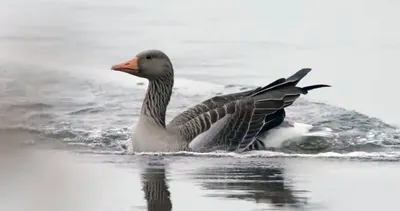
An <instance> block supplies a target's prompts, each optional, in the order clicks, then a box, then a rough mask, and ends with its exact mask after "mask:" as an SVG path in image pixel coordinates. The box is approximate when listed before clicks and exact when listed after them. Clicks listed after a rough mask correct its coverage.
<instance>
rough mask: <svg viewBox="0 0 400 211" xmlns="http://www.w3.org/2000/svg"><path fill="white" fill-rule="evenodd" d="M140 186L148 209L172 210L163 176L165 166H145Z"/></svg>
mask: <svg viewBox="0 0 400 211" xmlns="http://www.w3.org/2000/svg"><path fill="white" fill-rule="evenodd" d="M141 176H142V177H141V178H142V186H143V191H144V196H145V199H146V202H147V210H148V211H170V210H172V202H171V198H170V196H171V194H170V192H169V187H168V184H167V181H166V176H165V167H164V166H163V165H161V166H154V167H147V168H145V169H144V170H143V172H142V175H141Z"/></svg>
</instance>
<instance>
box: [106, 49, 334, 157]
mask: <svg viewBox="0 0 400 211" xmlns="http://www.w3.org/2000/svg"><path fill="white" fill-rule="evenodd" d="M134 62H135V66H134V68H133V69H134V71H132V68H130V66H124V64H128V65H130V64H131V63H132V62H127V63H122V64H121V65H118V66H113V68H112V69H114V70H118V71H123V72H127V73H130V74H133V75H136V76H139V77H144V78H147V79H149V85H148V90H147V93H146V97H145V99H144V102H143V105H142V111H141V117H140V120H139V122H138V124H137V126H136V130H135V132H134V134H133V136H132V145H133V146H132V149H133V150H134V151H180V150H194V151H204V150H211V149H222V150H227V151H246V150H257V149H263V148H264V144H263V142H262V141H260V140H258V139H257V138H258V137H259V136H260V135H261V134H262V133H265V132H267V131H268V130H269V129H271V128H274V127H276V126H279V125H280V124H281V123H282V122H283V121H284V119H285V110H284V108H285V107H287V106H290V105H292V104H293V102H294V101H295V100H296V99H297V98H298V97H299V96H300V95H301V94H307V93H308V91H310V90H312V89H317V88H321V87H329V85H325V84H318V85H312V86H306V87H298V86H296V85H297V84H298V83H299V81H300V80H301V79H302V78H304V77H305V76H306V75H307V74H308V73H309V72H310V71H311V69H309V68H304V69H301V70H299V71H297V72H296V73H295V74H293V75H292V76H290V77H288V78H287V79H285V78H280V79H278V80H275V81H274V82H272V83H270V84H268V85H266V86H264V87H258V88H256V89H253V90H248V91H243V92H238V93H232V94H227V95H220V96H215V97H213V98H210V99H208V100H205V101H203V102H202V103H200V104H197V105H195V106H193V107H191V108H189V109H187V110H186V111H184V112H183V113H181V114H179V115H177V116H176V117H175V118H174V119H173V120H171V122H169V124H166V123H165V113H166V108H167V105H168V103H169V101H170V97H171V94H172V87H173V83H174V71H173V67H172V63H171V62H170V60H169V58H168V56H167V55H166V54H164V53H163V52H161V51H158V50H148V51H144V52H141V53H139V54H138V55H137V56H136V60H135V61H134ZM136 64H137V65H136Z"/></svg>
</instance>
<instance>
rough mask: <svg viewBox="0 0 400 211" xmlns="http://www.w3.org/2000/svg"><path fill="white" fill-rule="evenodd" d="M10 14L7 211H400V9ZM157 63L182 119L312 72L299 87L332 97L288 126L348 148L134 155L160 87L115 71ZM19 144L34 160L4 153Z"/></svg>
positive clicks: (65, 8)
mask: <svg viewBox="0 0 400 211" xmlns="http://www.w3.org/2000/svg"><path fill="white" fill-rule="evenodd" d="M0 2H1V4H2V6H1V7H0V28H1V30H0V141H1V142H0V144H2V145H0V155H1V157H0V158H1V159H0V167H1V168H2V172H5V174H4V175H3V176H0V186H1V187H5V188H1V189H0V209H1V210H18V209H17V206H19V207H20V208H21V209H20V210H74V211H76V210H96V211H98V210H113V211H116V210H171V207H172V209H173V210H174V211H177V210H189V209H190V210H273V209H276V210H335V211H336V210H337V211H345V210H377V209H382V210H396V208H397V204H398V203H397V201H396V199H397V196H398V195H399V194H400V186H399V183H398V181H397V180H398V178H399V176H400V165H399V160H400V138H399V137H400V130H399V128H398V126H399V125H400V116H399V115H397V112H396V111H397V108H399V107H400V101H399V100H398V98H397V97H396V96H397V95H396V93H395V91H396V90H397V89H398V88H397V78H398V76H397V75H398V71H397V70H398V69H400V64H399V63H398V58H397V57H398V55H399V54H400V40H399V39H398V37H400V26H399V25H398V24H397V20H398V18H399V17H398V16H399V15H398V13H397V11H398V8H399V3H397V2H394V1H392V2H389V1H379V2H377V1H372V0H370V1H351V2H349V1H329V2H326V1H324V2H321V1H312V0H306V1H293V0H287V1H279V2H278V1H276V2H272V1H261V0H260V1H246V2H245V1H238V0H236V1H235V0H234V1H225V0H222V1H218V2H216V1H209V2H208V1H202V2H199V1H182V0H174V1H168V3H167V2H166V1H161V0H159V1H151V2H150V1H147V2H143V1H128V0H115V1H112V2H110V1H105V0H99V1H92V0H86V1H83V0H82V1H78V0H61V1H57V2H56V1H50V0H31V1H29V2H27V1H22V0H16V1H11V0H1V1H0ZM149 48H157V49H161V50H163V51H165V52H166V53H167V54H168V55H169V56H170V57H171V59H172V62H173V64H174V67H175V73H176V83H175V86H174V95H173V99H172V102H171V105H170V106H169V108H168V119H170V118H171V117H173V116H175V115H176V114H178V113H179V112H182V111H183V110H184V109H185V108H187V107H188V106H191V105H194V104H196V103H198V102H200V101H202V100H204V99H206V98H208V97H211V96H214V95H216V94H220V93H228V92H234V91H238V90H241V89H248V88H252V87H255V86H261V85H265V84H266V83H269V82H271V81H273V80H275V79H276V78H279V77H287V76H289V75H290V74H292V73H294V72H295V71H296V70H298V69H300V68H303V67H311V68H313V71H312V72H311V73H310V74H309V75H308V76H307V77H306V78H305V79H304V80H303V81H302V82H301V85H303V84H310V83H327V84H331V85H333V87H332V88H329V89H321V90H316V91H314V92H312V93H310V94H309V95H308V96H306V97H302V99H300V100H299V101H298V102H297V103H296V104H294V105H293V106H292V107H290V108H289V109H288V110H287V114H288V115H287V118H288V119H290V120H292V121H295V122H300V123H306V124H312V125H318V126H322V127H327V128H330V129H332V131H333V133H334V136H333V137H330V138H326V139H321V140H306V141H305V142H298V143H297V142H296V143H291V144H289V145H285V146H282V147H281V148H279V149H276V150H275V151H261V152H251V153H245V154H234V153H217V152H216V153H209V154H189V153H175V154H152V155H148V154H139V155H128V154H125V153H124V151H123V150H122V145H123V144H124V142H125V141H126V140H127V139H128V138H129V133H130V130H131V127H132V125H133V124H134V123H135V122H136V121H137V120H138V115H139V109H140V106H141V101H142V100H143V95H144V92H145V89H146V83H147V82H146V81H144V80H142V79H138V78H135V77H132V76H127V75H124V74H122V73H116V72H113V71H111V70H110V67H111V65H112V64H115V63H119V62H122V61H124V60H127V59H130V58H131V57H133V56H134V55H136V54H137V53H138V52H139V51H142V50H145V49H149ZM10 140H11V142H10ZM4 141H5V142H4ZM19 141H21V142H23V143H24V144H22V145H24V146H25V145H27V146H26V150H16V151H13V150H9V148H6V147H5V146H6V145H7V146H9V144H10V143H20V142H19ZM3 143H7V144H3ZM12 146H14V145H12ZM4 149H5V150H4ZM12 149H14V150H15V148H12ZM2 150H3V152H2ZM35 206H36V207H35ZM54 206H56V207H54ZM27 207H29V208H30V209H28V208H27Z"/></svg>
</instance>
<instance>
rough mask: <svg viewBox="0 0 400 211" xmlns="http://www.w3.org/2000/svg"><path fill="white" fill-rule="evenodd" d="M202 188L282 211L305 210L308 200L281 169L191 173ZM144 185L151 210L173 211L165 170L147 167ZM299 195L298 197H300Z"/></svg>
mask: <svg viewBox="0 0 400 211" xmlns="http://www.w3.org/2000/svg"><path fill="white" fill-rule="evenodd" d="M191 175H192V178H193V179H195V180H196V181H197V182H199V183H200V185H201V187H203V188H205V189H207V190H212V191H215V192H217V191H218V192H221V191H222V192H223V193H219V194H207V197H223V198H230V199H239V200H250V201H255V202H256V203H265V204H270V205H273V206H275V207H276V208H278V207H284V206H291V207H297V208H299V207H303V205H305V204H306V198H305V197H299V196H296V195H300V194H302V193H301V192H300V191H294V190H292V189H291V187H290V186H288V185H286V184H285V179H284V177H283V170H282V169H281V168H277V167H248V168H247V167H213V168H204V169H201V170H199V171H195V172H192V173H191ZM142 184H143V191H144V195H145V199H146V201H147V209H148V210H149V211H150V210H151V211H170V210H172V202H171V198H170V195H171V193H170V192H169V187H168V184H167V181H166V174H165V166H164V165H157V166H153V167H146V168H144V169H143V172H142ZM296 193H297V194H296Z"/></svg>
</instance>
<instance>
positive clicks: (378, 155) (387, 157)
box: [79, 150, 400, 161]
mask: <svg viewBox="0 0 400 211" xmlns="http://www.w3.org/2000/svg"><path fill="white" fill-rule="evenodd" d="M79 152H80V153H90V154H92V153H95V154H113V155H123V154H129V155H132V156H167V157H168V156H170V157H171V156H172V157H176V156H178V157H180V156H183V157H186V156H189V157H233V158H314V159H325V158H328V159H352V160H367V161H368V160H369V161H400V151H398V152H363V151H355V152H349V153H336V152H322V153H316V154H301V153H284V152H275V151H249V152H244V153H236V152H225V151H215V152H204V153H203V152H187V151H180V152H140V153H126V152H123V151H113V150H95V151H93V150H79Z"/></svg>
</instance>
